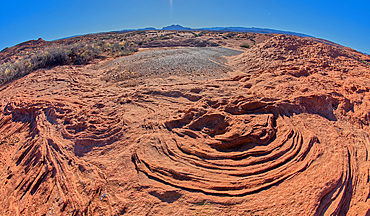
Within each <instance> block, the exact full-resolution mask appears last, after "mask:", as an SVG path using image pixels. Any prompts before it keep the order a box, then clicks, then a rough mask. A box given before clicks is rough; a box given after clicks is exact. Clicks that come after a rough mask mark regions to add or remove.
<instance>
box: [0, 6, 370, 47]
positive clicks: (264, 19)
mask: <svg viewBox="0 0 370 216" xmlns="http://www.w3.org/2000/svg"><path fill="white" fill-rule="evenodd" d="M0 2H1V6H0V14H1V16H0V50H2V49H3V48H5V47H9V46H13V45H15V44H18V43H21V42H24V41H27V40H31V39H38V38H40V37H41V38H43V39H44V40H54V39H59V38H63V37H68V36H72V35H81V34H86V33H95V32H104V31H114V30H121V29H136V28H144V27H156V28H162V27H164V26H168V25H171V24H180V25H182V26H186V27H193V28H197V27H219V26H221V27H229V26H234V27H235V26H238V27H260V28H271V29H277V30H285V31H293V32H298V33H304V34H308V35H312V36H315V37H319V38H323V39H327V40H330V41H333V42H336V43H339V44H341V45H344V46H348V47H351V48H353V49H356V50H359V51H362V52H366V53H369V54H370V42H369V40H370V12H369V11H370V1H369V0H363V1H362V0H360V1H348V0H347V1H342V0H337V1H332V0H324V1H322V0H321V1H318V0H311V1H306V0H299V1H297V0H294V1H293V0H291V1H288V0H253V1H252V0H227V1H226V0H130V1H129V0H73V1H70V0H64V1H55V0H47V1H46V0H45V1H44V0H38V1H37V0H34V1H26V0H10V1H5V0H0ZM171 2H172V4H171ZM171 5H172V6H171Z"/></svg>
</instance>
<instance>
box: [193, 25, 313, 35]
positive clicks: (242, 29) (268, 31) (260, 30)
mask: <svg viewBox="0 0 370 216" xmlns="http://www.w3.org/2000/svg"><path fill="white" fill-rule="evenodd" d="M199 30H208V31H225V32H229V31H231V32H250V33H262V34H286V35H297V36H301V37H312V36H310V35H306V34H301V33H296V32H290V31H280V30H274V29H267V28H254V27H253V28H245V27H212V28H201V29H199Z"/></svg>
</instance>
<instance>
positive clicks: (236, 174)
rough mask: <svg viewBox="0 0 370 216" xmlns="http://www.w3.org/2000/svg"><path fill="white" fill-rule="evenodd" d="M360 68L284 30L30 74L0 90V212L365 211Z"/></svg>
mask: <svg viewBox="0 0 370 216" xmlns="http://www.w3.org/2000/svg"><path fill="white" fill-rule="evenodd" d="M155 52H159V53H161V57H148V55H150V54H151V53H155ZM222 52H224V53H223V54H217V53H222ZM169 53H171V54H169ZM184 53H188V54H184ZM222 55H226V56H227V57H222ZM140 56H141V57H142V56H146V59H144V60H143V59H141V58H139V57H140ZM171 56H172V57H171ZM189 56H190V57H189ZM194 56H195V57H194ZM135 57H137V59H135ZM150 58H155V59H154V60H151V59H150ZM175 58H178V59H180V58H187V60H186V61H185V60H184V61H183V63H181V64H183V65H178V66H176V68H171V67H170V66H171V65H173V64H172V63H171V59H172V60H173V59H175ZM189 59H191V61H194V62H198V60H199V59H201V60H199V62H204V65H207V67H206V68H202V67H201V64H200V63H199V67H198V66H196V65H197V64H198V63H193V65H192V66H191V67H193V68H192V69H191V71H185V72H184V73H182V71H184V70H180V69H178V68H189V67H190V66H189V67H188V66H187V65H186V62H187V61H188V60H189ZM197 59H198V60H197ZM226 59H227V60H228V61H226ZM362 59H364V56H362V54H360V53H357V52H355V51H351V50H346V49H343V48H340V47H335V46H330V45H327V44H323V43H321V42H317V41H314V40H312V39H309V38H299V37H294V36H283V35H280V36H275V37H272V38H271V39H268V40H266V41H265V42H262V43H260V44H258V45H256V46H254V47H252V48H251V49H249V50H247V51H245V52H243V53H241V54H239V53H237V52H235V51H230V50H229V51H228V50H222V48H217V49H215V48H196V49H194V48H182V49H176V50H175V51H173V50H167V51H160V50H159V51H158V50H154V51H153V50H145V51H142V52H139V53H138V54H135V55H133V56H128V57H123V58H119V59H115V60H109V61H103V62H100V63H97V64H93V65H86V66H59V67H54V68H51V69H45V70H38V71H36V72H34V73H31V74H29V75H27V76H26V77H23V78H20V79H18V80H15V81H14V82H12V83H9V84H7V85H5V86H4V87H2V88H1V90H0V170H1V173H0V214H1V215H43V214H49V213H50V214H57V215H83V214H88V215H99V214H103V215H121V214H128V215H147V214H148V215H164V214H166V215H196V214H209V215H215V214H220V215H283V214H286V215H315V214H317V215H332V214H333V215H344V214H348V215H366V214H369V210H370V201H369V195H370V183H369V169H370V165H369V156H370V155H369V148H370V142H369V133H370V130H369V124H370V113H369V107H370V97H369V96H370V93H369V91H370V78H369V73H370V66H369V64H367V63H366V61H364V60H362ZM146 60H147V61H146ZM151 61H152V62H156V63H155V64H157V63H158V62H159V63H158V65H156V69H153V70H155V71H154V72H153V71H152V72H149V66H148V67H143V65H144V66H145V64H147V63H145V62H151ZM189 61H190V60H189ZM129 62H131V63H132V64H130V63H129ZM177 62H182V61H181V60H178V61H177ZM150 64H152V65H154V63H150ZM148 65H149V63H148ZM194 65H195V66H194ZM203 67H204V66H203ZM168 68H170V70H171V73H170V72H169V69H168ZM177 69H178V70H177ZM191 75H193V76H191Z"/></svg>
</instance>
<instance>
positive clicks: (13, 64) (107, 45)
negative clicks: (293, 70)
mask: <svg viewBox="0 0 370 216" xmlns="http://www.w3.org/2000/svg"><path fill="white" fill-rule="evenodd" d="M270 37H271V35H263V34H247V33H236V32H217V31H161V30H159V31H157V30H155V31H153V30H148V31H131V32H110V33H99V34H90V35H83V36H77V37H72V38H67V39H61V40H57V41H44V40H42V39H39V40H37V41H36V40H33V41H28V42H24V43H21V44H19V45H16V46H14V47H11V48H6V49H4V50H2V51H1V52H0V85H2V84H5V83H8V82H10V81H12V80H14V79H16V78H19V77H22V76H24V75H26V74H29V73H31V72H32V71H35V70H37V69H40V68H49V67H54V66H58V65H66V64H73V65H81V64H87V63H89V62H90V61H92V60H94V59H106V58H112V57H113V58H114V57H120V56H125V55H130V54H133V53H135V52H136V51H137V50H138V48H140V47H142V48H152V47H178V46H180V47H181V46H194V47H207V46H212V47H214V46H226V47H228V46H229V47H230V46H234V45H235V44H236V45H237V46H240V47H242V48H249V47H252V46H254V45H255V44H256V43H259V42H262V41H264V40H265V39H266V38H270Z"/></svg>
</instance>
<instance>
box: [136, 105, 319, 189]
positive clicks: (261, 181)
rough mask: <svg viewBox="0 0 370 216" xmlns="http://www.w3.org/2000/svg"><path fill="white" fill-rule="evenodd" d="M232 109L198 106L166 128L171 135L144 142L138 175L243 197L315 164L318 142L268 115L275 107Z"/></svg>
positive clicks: (138, 155)
mask: <svg viewBox="0 0 370 216" xmlns="http://www.w3.org/2000/svg"><path fill="white" fill-rule="evenodd" d="M234 103H236V102H235V101H234ZM251 104H253V106H251ZM229 105H230V104H226V105H219V104H215V105H213V106H215V107H217V109H212V108H210V109H208V110H207V109H204V107H207V104H204V105H203V106H202V105H200V106H199V107H202V109H200V110H199V109H190V110H188V111H187V112H185V114H184V116H183V117H182V118H179V119H175V120H171V121H167V122H165V124H166V126H167V130H168V132H167V131H165V132H164V133H154V134H152V135H149V136H145V137H143V138H141V139H140V143H139V146H140V147H139V150H138V151H137V153H136V154H135V155H134V156H133V157H134V160H135V163H136V166H137V167H138V169H139V170H141V171H143V172H145V173H146V174H147V175H149V176H151V177H154V178H157V179H159V180H162V181H164V182H167V183H169V184H172V185H175V186H179V187H182V188H187V189H193V190H199V191H203V192H205V193H210V194H225V195H244V194H249V193H253V192H257V191H259V190H261V189H263V188H266V187H269V186H272V185H275V184H278V183H279V182H281V181H283V180H284V179H287V178H289V177H292V176H294V175H296V174H298V173H299V172H302V171H304V170H305V169H306V168H307V167H308V166H309V165H310V164H311V163H312V161H313V160H315V159H316V158H317V156H318V146H317V138H316V137H315V136H314V135H313V134H312V133H310V132H309V131H307V129H305V128H304V127H303V128H300V126H295V125H293V124H292V122H291V121H290V120H289V118H287V117H284V116H280V115H278V114H277V116H274V114H271V113H270V114H268V113H264V112H266V107H268V106H271V105H267V104H263V103H261V102H254V101H245V100H242V101H240V102H237V105H236V106H235V105H234V106H233V108H231V109H230V106H229ZM255 106H258V107H259V109H253V108H254V107H255ZM236 107H238V108H239V107H240V110H241V112H238V114H237V115H236V114H235V112H233V110H235V109H236ZM251 113H255V114H251ZM275 113H278V110H276V111H275Z"/></svg>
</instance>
